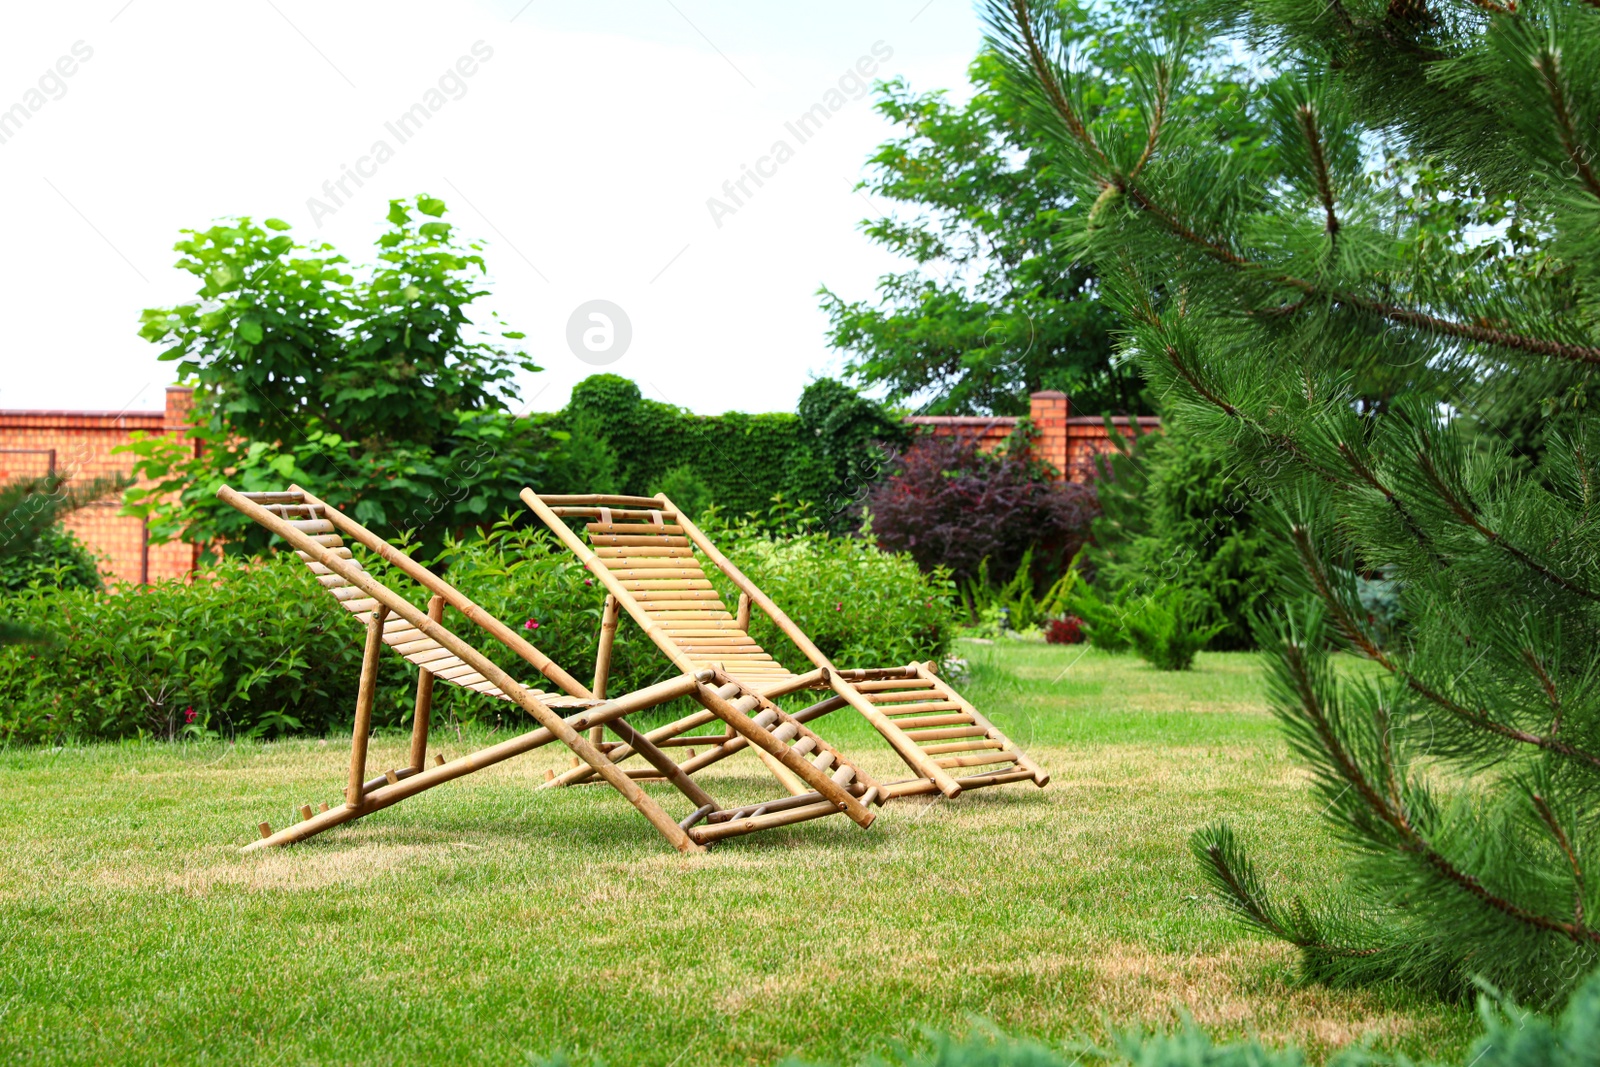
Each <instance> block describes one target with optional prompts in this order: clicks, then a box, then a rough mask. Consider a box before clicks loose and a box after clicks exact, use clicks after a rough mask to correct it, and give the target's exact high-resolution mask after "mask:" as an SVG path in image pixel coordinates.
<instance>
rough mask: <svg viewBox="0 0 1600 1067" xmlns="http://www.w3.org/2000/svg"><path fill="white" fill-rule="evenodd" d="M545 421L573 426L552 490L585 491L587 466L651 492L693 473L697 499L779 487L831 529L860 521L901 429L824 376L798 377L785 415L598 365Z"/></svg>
mask: <svg viewBox="0 0 1600 1067" xmlns="http://www.w3.org/2000/svg"><path fill="white" fill-rule="evenodd" d="M545 424H546V425H548V426H550V427H552V428H554V429H556V430H558V431H560V432H564V433H569V434H570V435H571V437H570V439H569V441H568V442H567V443H566V444H565V445H563V446H562V447H561V448H559V449H558V451H557V454H556V456H555V459H554V463H555V468H554V470H553V471H552V474H551V477H550V479H549V480H548V482H547V483H546V484H547V486H548V487H549V491H551V492H568V493H576V492H595V491H597V483H596V480H595V478H596V475H597V474H599V475H605V474H609V478H608V479H605V478H602V481H604V482H605V484H608V485H609V486H610V487H611V491H612V492H620V493H632V494H653V493H656V492H658V491H662V490H663V489H667V486H668V484H669V482H670V481H671V480H674V479H675V480H676V481H677V482H678V484H680V485H681V484H683V482H684V481H685V479H686V478H687V477H688V476H690V475H692V477H693V480H694V482H696V483H698V484H699V486H701V487H703V494H702V498H703V500H704V502H705V504H706V505H709V504H712V503H714V504H716V505H717V506H718V507H719V508H720V509H721V510H722V512H723V514H724V515H727V516H730V517H731V516H740V517H743V516H750V515H757V516H760V515H765V514H766V513H767V512H768V509H769V508H770V507H771V505H772V502H773V501H774V499H778V498H781V499H784V500H787V501H789V502H791V503H795V504H808V505H810V507H811V509H812V514H813V515H814V516H816V518H817V519H818V520H819V521H821V522H822V523H823V524H824V525H825V526H826V527H827V528H828V529H830V530H832V531H833V532H836V533H842V532H844V531H846V530H850V529H854V528H855V526H856V525H857V524H858V523H859V521H860V504H861V501H862V499H863V498H864V497H865V495H866V491H867V488H868V487H869V486H870V485H871V484H872V483H873V482H875V481H876V480H877V479H878V477H879V475H880V473H881V471H882V469H883V467H884V466H885V463H886V461H887V458H888V457H889V456H890V455H892V454H893V451H894V450H895V449H896V448H898V447H899V446H900V445H902V444H903V443H904V442H905V441H906V439H907V436H908V435H907V433H906V429H905V426H904V425H903V424H901V423H900V422H899V421H898V420H897V419H895V418H894V417H893V416H892V415H891V414H890V413H888V412H887V411H885V410H884V409H883V408H881V407H879V406H878V405H876V404H874V403H872V402H871V401H868V400H866V399H864V398H862V397H861V396H859V395H857V393H856V392H855V391H854V390H853V389H850V388H848V387H846V386H843V385H840V384H839V383H838V382H835V381H833V380H831V379H828V378H821V379H818V380H817V381H814V382H812V383H811V384H810V385H808V386H807V387H806V389H805V391H804V392H803V393H802V394H801V396H800V402H799V404H798V406H797V409H796V413H795V414H792V415H791V414H787V413H783V412H774V413H769V414H759V415H751V414H745V413H743V412H737V411H730V412H727V413H726V414H723V415H696V414H693V413H692V412H689V411H686V410H684V409H683V408H679V407H676V406H674V405H672V404H668V403H666V402H664V401H660V400H652V399H649V398H647V397H645V396H643V394H641V393H640V391H639V387H638V386H637V385H636V384H634V383H633V382H631V381H629V380H627V379H626V378H619V377H617V376H616V375H614V374H596V375H593V376H591V377H589V378H586V379H584V380H583V381H581V382H579V383H578V384H577V385H576V386H574V387H573V390H572V399H571V400H570V401H569V402H568V404H567V407H566V409H565V410H564V411H563V412H561V414H560V415H558V416H554V417H552V418H550V419H548V420H546V422H545ZM596 456H598V457H599V458H594V457H596ZM605 457H610V459H609V461H608V460H607V459H606V458H605ZM608 462H609V463H610V466H609V467H608V466H607V464H608ZM668 495H669V496H673V499H674V501H675V502H677V503H682V501H678V500H677V498H676V496H675V495H674V494H672V493H671V491H670V490H668ZM686 506H687V505H686Z"/></svg>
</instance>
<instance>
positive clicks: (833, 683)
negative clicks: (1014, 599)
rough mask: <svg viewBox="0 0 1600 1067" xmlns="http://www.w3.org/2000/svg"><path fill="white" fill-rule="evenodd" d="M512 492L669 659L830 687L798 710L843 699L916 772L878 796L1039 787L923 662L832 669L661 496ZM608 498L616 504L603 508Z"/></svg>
mask: <svg viewBox="0 0 1600 1067" xmlns="http://www.w3.org/2000/svg"><path fill="white" fill-rule="evenodd" d="M521 496H522V499H523V502H524V503H526V504H527V505H528V507H529V508H531V509H532V510H533V511H534V512H535V513H536V514H538V515H539V517H540V518H541V519H542V520H543V521H544V522H545V524H546V525H547V526H548V527H550V529H551V531H552V532H553V533H555V534H556V535H557V537H559V538H560V539H561V540H562V541H563V542H564V543H565V544H566V545H567V546H568V547H569V548H571V549H572V550H573V551H574V552H575V553H576V554H577V555H578V556H579V558H580V559H582V560H583V561H584V564H585V566H586V567H588V568H589V570H590V572H591V573H593V574H594V575H595V576H596V577H597V578H598V579H599V580H600V581H601V582H602V584H604V585H605V586H606V588H607V590H608V591H609V592H610V594H611V596H612V597H614V598H615V599H616V601H617V602H618V603H621V604H622V605H624V606H625V607H626V609H627V611H628V613H629V615H631V616H632V617H633V618H634V619H635V620H636V621H637V622H638V623H639V624H640V625H641V626H642V627H643V628H644V629H645V631H646V633H648V634H649V636H650V637H651V639H652V640H653V641H654V642H655V643H656V644H657V645H658V646H659V647H660V648H661V650H662V651H663V652H665V653H666V654H667V655H668V656H669V657H670V658H671V659H672V660H673V662H674V663H676V664H677V665H678V666H680V667H682V668H685V669H691V670H695V669H702V668H706V667H713V668H716V669H718V670H721V671H725V672H726V673H727V675H728V676H730V677H732V678H734V679H737V680H739V681H740V682H741V683H743V684H745V685H747V686H749V687H750V688H751V689H752V690H753V691H754V692H756V693H759V694H762V695H768V694H778V693H787V692H791V691H793V690H794V689H796V688H802V687H805V686H813V685H814V686H816V687H818V688H821V687H827V688H831V689H833V691H834V693H835V694H836V695H835V696H833V697H829V698H826V699H824V700H822V701H820V702H818V703H817V704H816V705H814V706H813V709H807V710H808V711H812V710H815V714H818V715H821V714H826V713H828V712H830V711H832V710H834V709H836V708H838V707H842V706H845V705H848V706H850V707H853V708H855V709H856V710H857V711H858V712H860V713H861V714H862V715H863V716H864V717H865V718H866V719H867V720H868V721H869V722H870V723H872V725H873V726H874V727H875V728H876V729H877V730H878V732H879V733H880V734H882V735H883V737H884V738H885V739H886V740H887V741H889V743H890V744H891V745H892V746H893V747H894V749H895V751H896V752H897V753H898V754H899V755H900V757H901V758H902V759H903V760H904V761H905V762H906V763H907V764H908V765H909V766H910V767H911V768H912V769H913V770H914V771H916V772H917V773H918V774H919V776H920V777H919V778H914V779H908V780H907V781H905V782H899V783H890V784H889V785H888V786H886V787H885V794H886V795H903V794H907V793H916V792H927V791H932V790H938V791H939V792H941V793H943V794H944V795H945V796H950V797H954V796H959V795H960V793H961V792H962V790H964V789H969V788H979V787H982V786H989V785H999V784H1002V783H1003V782H1007V781H1021V780H1023V779H1025V778H1031V779H1032V780H1033V781H1034V782H1035V783H1036V784H1038V785H1040V786H1043V785H1046V784H1047V783H1048V782H1049V780H1050V778H1049V775H1048V774H1047V773H1045V771H1044V770H1043V768H1041V767H1039V766H1038V765H1037V764H1036V763H1034V762H1033V761H1032V760H1031V759H1029V758H1028V757H1027V756H1026V755H1025V754H1024V753H1023V752H1022V750H1021V748H1020V747H1018V746H1017V745H1016V744H1015V743H1013V742H1012V741H1011V740H1010V739H1009V738H1007V737H1006V736H1005V735H1004V734H1003V733H1002V732H1001V731H1000V730H999V729H998V728H997V727H996V726H995V725H994V724H993V723H991V722H990V721H989V720H988V719H986V718H985V717H984V716H983V715H982V714H981V713H979V711H978V709H977V708H976V707H974V706H973V705H972V704H971V703H969V702H968V701H967V700H965V699H964V698H963V697H962V696H961V695H960V694H959V693H957V692H956V691H955V690H954V689H953V688H951V686H950V685H949V683H948V682H946V681H944V680H943V679H942V678H939V677H938V675H937V674H936V672H935V670H934V665H933V664H931V663H927V664H909V665H907V666H906V667H904V668H899V669H879V670H877V671H866V672H860V671H842V672H841V671H839V670H837V668H835V667H834V666H833V664H832V663H831V662H829V661H828V659H827V657H826V656H824V655H823V654H822V652H821V651H820V650H819V649H818V648H817V647H816V645H815V644H814V643H813V642H812V641H811V640H810V639H809V638H808V637H807V636H806V635H805V634H804V633H803V632H801V631H800V629H799V628H798V627H797V626H795V625H794V623H793V621H792V620H790V619H789V618H788V616H786V615H784V614H783V611H782V609H781V608H779V607H778V606H777V605H776V604H774V603H773V602H772V601H771V599H770V598H768V597H766V595H765V594H763V593H762V592H761V591H760V590H759V589H758V588H756V587H755V585H754V583H752V582H750V580H749V579H747V578H745V577H744V575H742V574H741V573H739V571H738V568H736V567H734V566H733V565H732V564H731V562H730V561H729V560H728V559H727V558H726V557H725V556H723V555H722V553H720V552H719V551H717V549H716V546H715V545H713V544H712V543H711V542H710V540H709V539H708V538H707V537H706V536H705V534H704V533H702V532H701V531H700V530H699V529H698V527H696V525H695V524H694V523H693V522H692V521H691V520H689V519H688V518H686V517H684V516H683V515H682V514H681V513H679V512H678V511H677V509H676V508H675V507H674V506H673V505H672V502H671V501H670V500H668V499H667V497H666V496H665V495H660V496H658V497H655V498H650V497H626V498H621V497H599V496H590V497H540V496H538V495H537V494H535V493H533V491H532V490H528V489H525V490H523V492H522V494H521ZM613 505H615V506H617V507H619V508H626V509H627V510H626V512H625V513H619V512H618V511H613V510H612V507H613ZM669 516H670V517H671V518H672V519H673V520H675V521H671V522H669V521H668V518H669ZM568 517H582V518H586V519H588V520H589V521H588V523H587V524H586V525H585V527H584V533H585V534H586V536H587V539H588V545H585V544H584V543H583V542H582V541H580V540H579V539H578V538H577V537H576V536H575V535H574V533H573V532H572V531H571V530H570V529H568V528H567V526H566V525H565V523H564V522H563V521H562V520H563V519H564V518H568ZM697 550H698V552H699V553H700V555H697V554H696V552H697ZM701 555H703V556H704V557H705V558H707V559H709V560H710V561H711V562H712V563H713V564H714V565H715V566H716V567H717V568H718V569H719V570H720V571H721V572H722V574H723V576H724V577H725V578H727V579H728V580H729V581H731V582H732V583H733V584H734V585H735V586H736V587H738V588H739V589H740V590H741V593H740V596H741V602H740V607H739V611H740V613H741V614H740V615H739V616H738V617H736V616H735V614H734V612H732V611H730V610H729V607H728V605H727V604H726V603H724V602H723V600H722V598H721V596H720V595H719V594H718V593H717V591H716V587H715V585H714V584H713V583H712V581H711V579H710V577H709V576H708V575H707V574H706V572H705V570H704V568H703V566H702V564H701V559H700V556H701ZM752 605H758V606H759V607H760V608H761V610H762V611H763V612H764V613H765V614H766V615H767V616H768V617H769V618H771V619H772V620H773V622H774V623H776V624H777V626H778V628H779V629H780V630H781V631H782V632H783V633H784V634H785V636H786V637H788V638H789V639H790V640H791V641H793V642H794V644H795V645H796V646H797V647H798V648H799V649H800V650H801V652H802V653H803V654H804V655H805V656H806V657H807V658H808V659H810V660H811V662H812V665H813V667H815V668H816V669H817V670H816V671H814V672H813V673H812V674H810V675H796V674H795V673H794V672H793V671H791V670H790V669H789V668H787V667H785V666H784V665H783V664H782V663H780V662H778V660H777V659H776V658H774V657H773V656H772V654H771V653H770V652H768V651H767V650H766V649H765V648H763V647H761V645H760V643H759V642H757V641H756V640H755V639H754V638H752V637H750V636H749V634H748V633H747V632H745V631H746V629H747V619H748V610H749V608H750V607H751V606H752ZM858 686H859V688H858ZM969 769H970V770H969ZM952 770H954V771H959V772H961V773H960V776H959V777H958V776H956V775H953V774H951V773H949V772H950V771H952ZM752 817H753V816H752ZM763 817H765V816H763Z"/></svg>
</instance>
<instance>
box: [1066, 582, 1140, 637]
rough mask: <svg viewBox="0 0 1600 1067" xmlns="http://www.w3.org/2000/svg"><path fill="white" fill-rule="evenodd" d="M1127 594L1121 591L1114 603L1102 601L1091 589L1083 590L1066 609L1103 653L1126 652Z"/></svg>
mask: <svg viewBox="0 0 1600 1067" xmlns="http://www.w3.org/2000/svg"><path fill="white" fill-rule="evenodd" d="M1127 599H1128V596H1127V590H1126V589H1123V590H1119V591H1118V592H1117V593H1115V594H1114V595H1113V598H1112V600H1110V601H1106V600H1103V599H1101V597H1100V595H1099V594H1098V593H1096V592H1095V591H1094V589H1093V588H1091V587H1090V586H1087V585H1085V586H1080V587H1079V589H1078V591H1077V592H1075V593H1073V594H1072V595H1071V596H1070V597H1068V598H1067V608H1068V610H1070V611H1071V612H1072V613H1073V614H1074V615H1076V616H1077V617H1078V618H1079V619H1080V620H1081V622H1080V624H1079V625H1080V627H1081V629H1082V630H1083V636H1084V637H1086V638H1088V640H1089V643H1090V644H1091V645H1093V646H1094V647H1095V648H1098V649H1100V650H1101V651H1103V652H1126V651H1127V650H1128V629H1127V627H1126V626H1125V625H1124V622H1123V617H1124V615H1126V613H1127V610H1128V604H1127Z"/></svg>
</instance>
